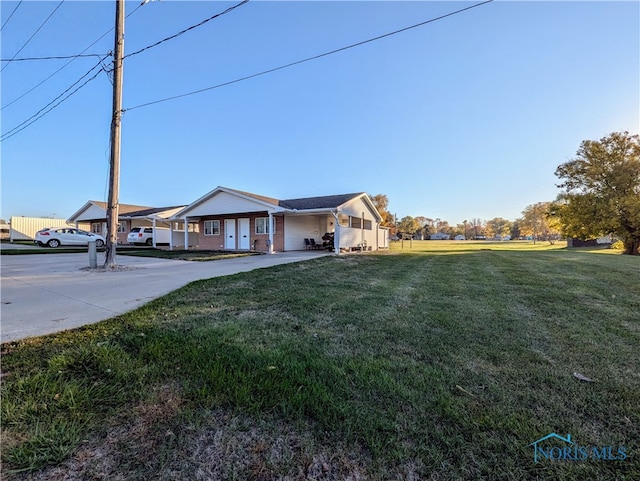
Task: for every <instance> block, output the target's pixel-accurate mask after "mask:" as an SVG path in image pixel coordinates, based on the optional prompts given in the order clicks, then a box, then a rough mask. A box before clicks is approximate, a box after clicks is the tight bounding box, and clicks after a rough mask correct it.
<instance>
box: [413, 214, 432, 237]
mask: <svg viewBox="0 0 640 481" xmlns="http://www.w3.org/2000/svg"><path fill="white" fill-rule="evenodd" d="M414 219H415V221H416V222H417V223H418V225H419V226H420V227H418V231H417V233H418V234H420V235H422V237H423V238H425V239H428V238H429V235H430V234H431V227H430V226H431V222H432V220H431V219H429V218H428V217H424V216H422V215H419V216H417V217H414Z"/></svg>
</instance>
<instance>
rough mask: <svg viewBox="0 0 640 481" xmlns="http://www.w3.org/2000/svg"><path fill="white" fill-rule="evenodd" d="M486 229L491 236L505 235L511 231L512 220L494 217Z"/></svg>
mask: <svg viewBox="0 0 640 481" xmlns="http://www.w3.org/2000/svg"><path fill="white" fill-rule="evenodd" d="M485 231H486V233H487V235H488V236H489V237H498V236H500V237H503V236H505V235H508V234H509V233H510V232H511V221H509V220H507V219H503V218H502V217H494V218H493V219H490V220H488V221H487V223H486V230H485Z"/></svg>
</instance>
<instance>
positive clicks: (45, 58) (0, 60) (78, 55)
mask: <svg viewBox="0 0 640 481" xmlns="http://www.w3.org/2000/svg"><path fill="white" fill-rule="evenodd" d="M82 57H100V54H98V53H87V54H84V55H83V54H80V53H79V54H77V55H59V56H54V57H22V58H12V59H10V60H9V59H6V58H3V59H0V62H28V61H31V60H66V59H69V58H73V59H76V58H82Z"/></svg>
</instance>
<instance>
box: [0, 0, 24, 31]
mask: <svg viewBox="0 0 640 481" xmlns="http://www.w3.org/2000/svg"><path fill="white" fill-rule="evenodd" d="M20 5H22V0H20V1H19V2H18V5H16V8H14V9H13V11H12V12H11V13H10V14H9V16H8V17H7V19H6V20H5V21H4V23H3V24H2V27H0V32H2V31H3V30H4V27H5V25H6V24H7V23H9V20H11V17H13V14H14V13H16V10H18V7H19V6H20Z"/></svg>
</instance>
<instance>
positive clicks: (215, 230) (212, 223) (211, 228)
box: [204, 220, 220, 235]
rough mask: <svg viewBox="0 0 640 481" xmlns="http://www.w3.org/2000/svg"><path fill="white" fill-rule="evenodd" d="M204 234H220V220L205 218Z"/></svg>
mask: <svg viewBox="0 0 640 481" xmlns="http://www.w3.org/2000/svg"><path fill="white" fill-rule="evenodd" d="M204 235H220V221H219V220H205V221H204Z"/></svg>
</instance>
